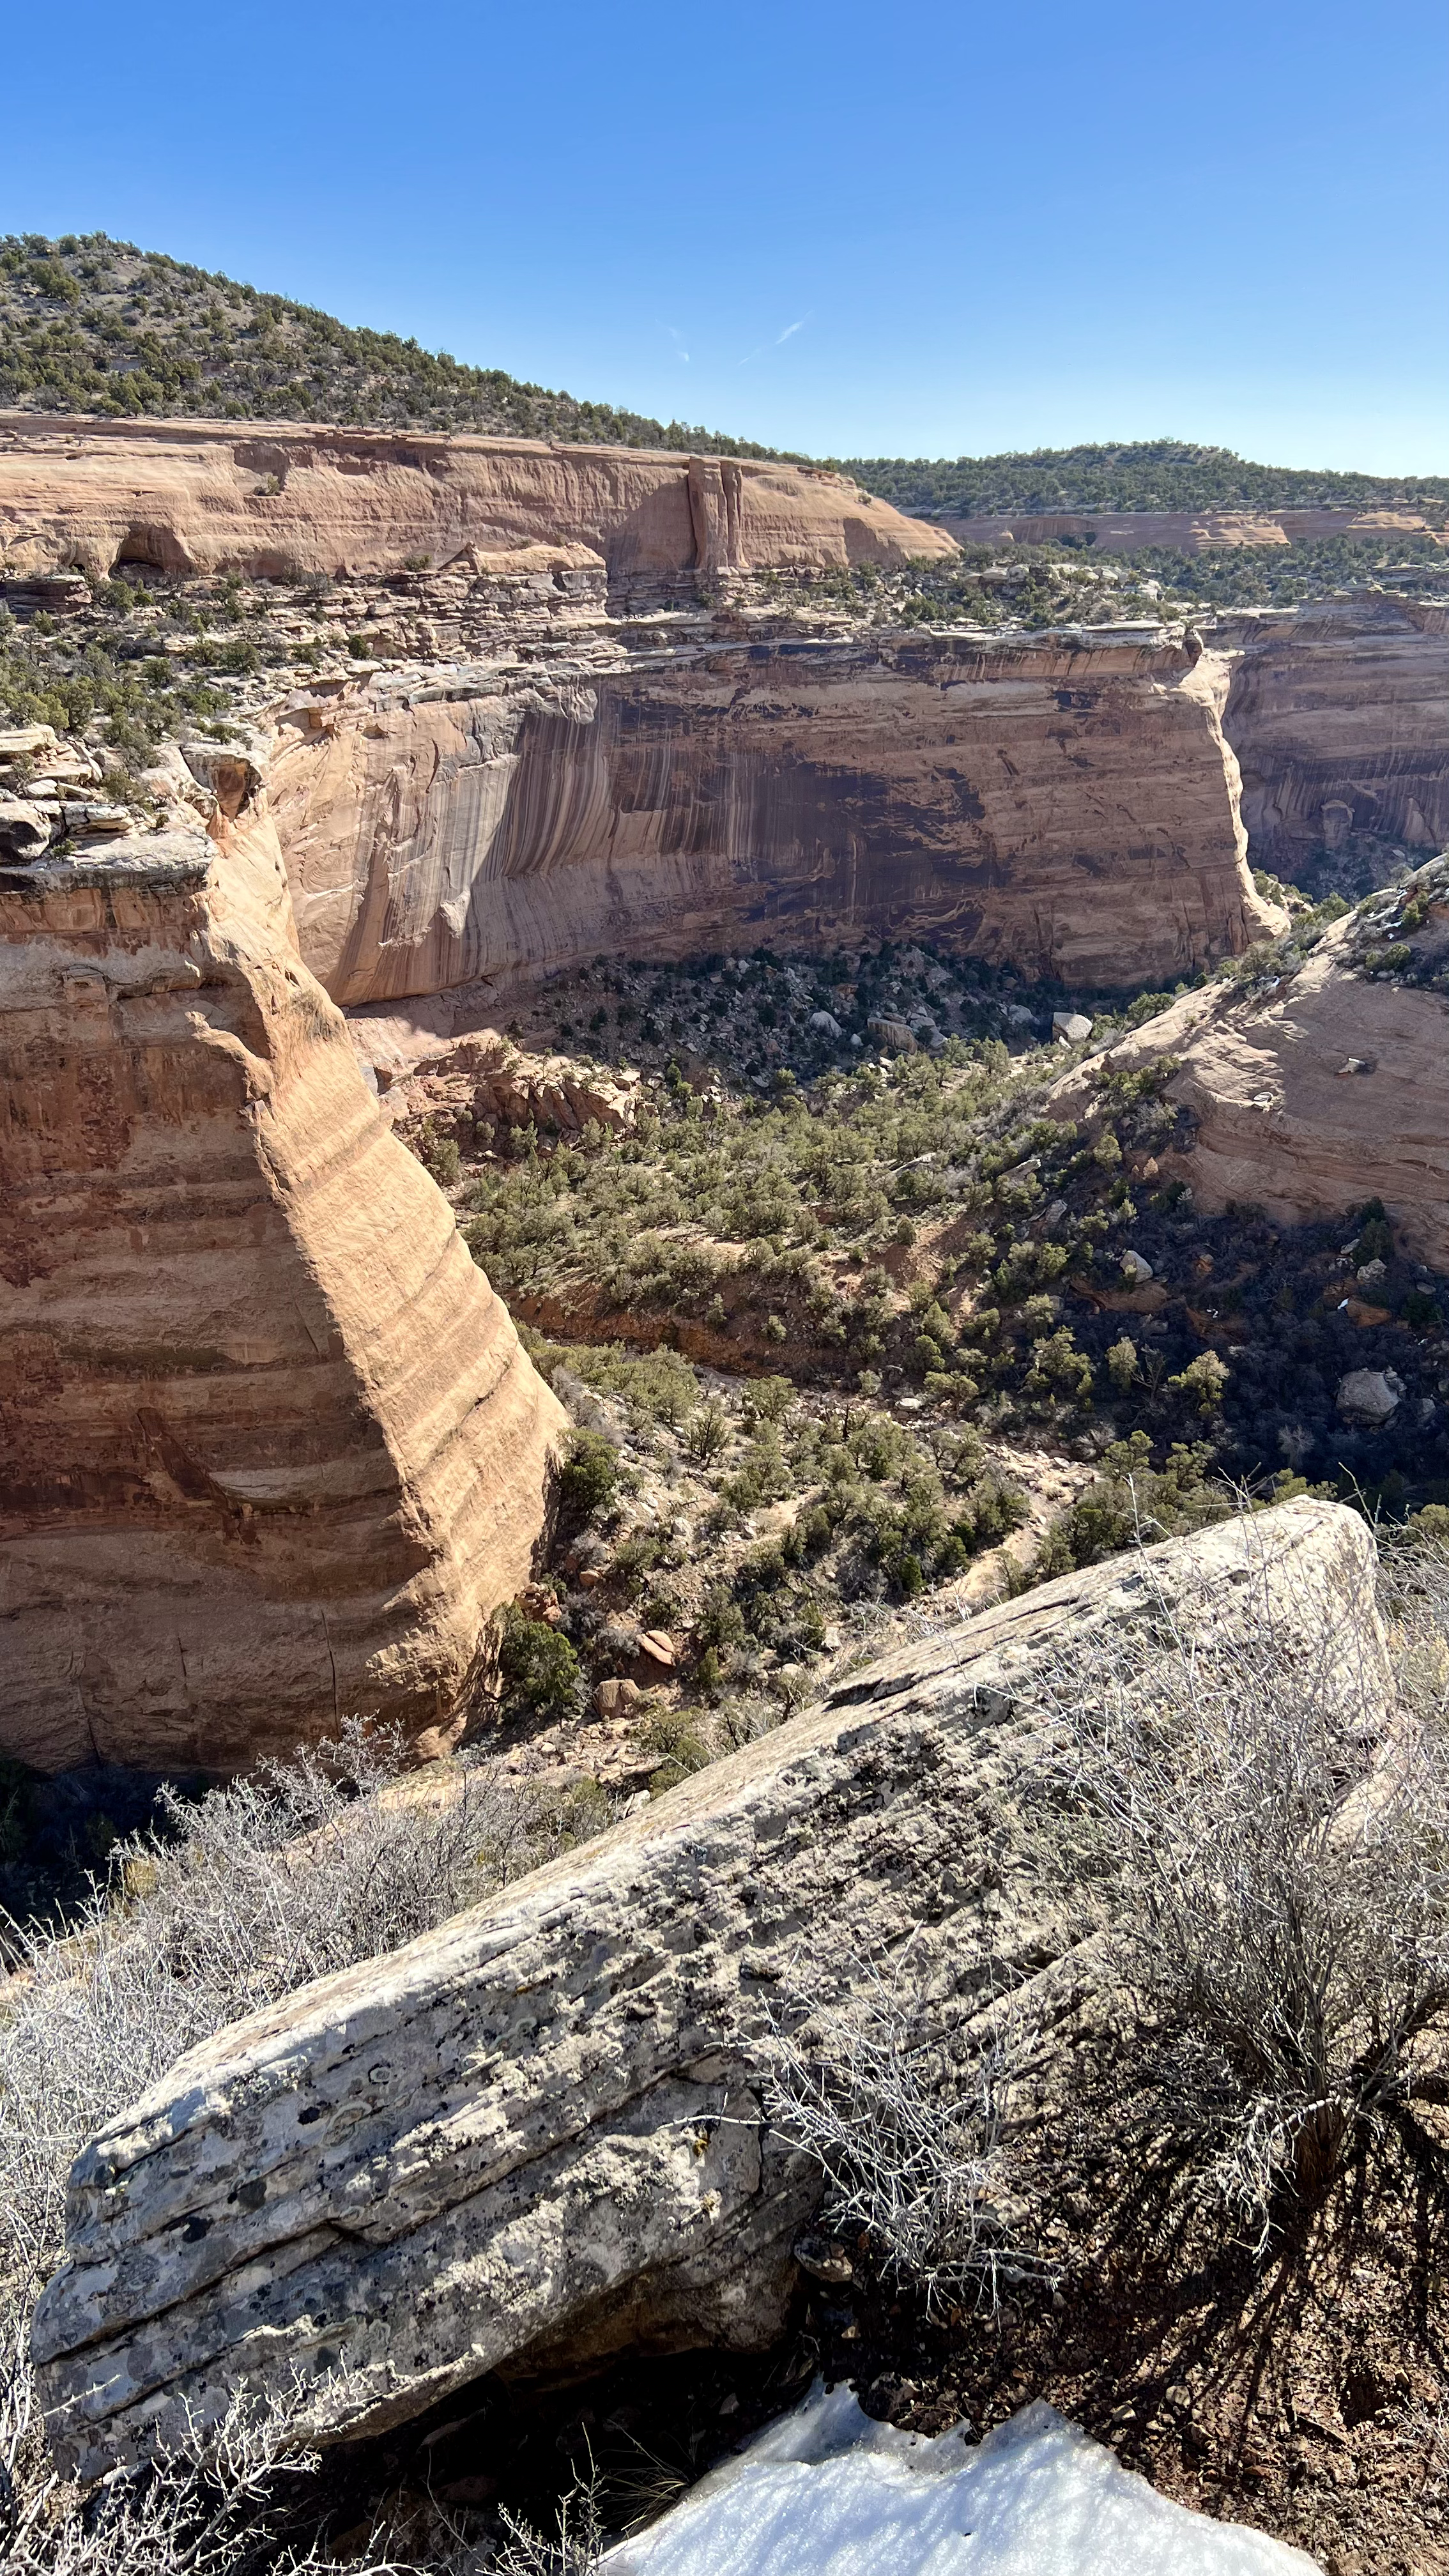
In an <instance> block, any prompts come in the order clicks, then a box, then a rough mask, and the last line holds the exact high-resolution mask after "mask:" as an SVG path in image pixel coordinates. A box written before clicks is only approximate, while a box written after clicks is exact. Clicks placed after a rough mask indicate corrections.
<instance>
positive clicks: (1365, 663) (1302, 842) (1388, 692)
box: [1213, 592, 1449, 877]
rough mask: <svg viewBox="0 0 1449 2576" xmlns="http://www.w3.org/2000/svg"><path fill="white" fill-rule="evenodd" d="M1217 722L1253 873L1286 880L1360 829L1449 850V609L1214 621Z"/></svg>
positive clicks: (1408, 603)
mask: <svg viewBox="0 0 1449 2576" xmlns="http://www.w3.org/2000/svg"><path fill="white" fill-rule="evenodd" d="M1213 636H1214V641H1215V642H1217V643H1221V645H1222V647H1223V648H1224V649H1225V650H1227V651H1229V652H1232V653H1233V654H1234V655H1235V657H1236V659H1235V668H1234V673H1233V684H1232V689H1231V692H1230V695H1229V698H1228V704H1227V709H1226V713H1225V716H1224V724H1225V726H1226V729H1227V733H1228V738H1229V740H1230V741H1231V743H1232V745H1233V748H1234V750H1235V751H1236V753H1237V756H1238V762H1239V766H1240V768H1241V770H1242V779H1243V820H1244V822H1245V823H1246V825H1247V827H1248V833H1249V838H1250V843H1251V848H1252V855H1253V861H1254V864H1255V866H1258V867H1264V868H1271V869H1273V870H1274V872H1275V873H1276V874H1278V875H1280V876H1290V877H1291V876H1292V875H1293V874H1294V872H1295V871H1296V869H1297V868H1298V867H1300V866H1301V865H1302V863H1303V860H1304V859H1305V858H1306V857H1307V856H1308V855H1309V854H1310V853H1311V852H1312V851H1314V850H1317V849H1328V850H1334V849H1337V848H1339V847H1340V846H1341V845H1342V844H1343V843H1344V842H1345V841H1346V840H1348V839H1349V838H1350V837H1351V836H1353V835H1356V834H1371V835H1372V836H1374V837H1375V838H1376V839H1379V840H1387V841H1392V842H1400V843H1403V844H1404V845H1405V846H1407V847H1408V848H1409V849H1411V850H1425V851H1428V850H1440V849H1442V848H1443V847H1444V846H1445V844H1446V842H1449V608H1446V607H1445V606H1444V604H1443V602H1442V601H1439V602H1435V601H1428V600H1423V601H1421V600H1414V599H1404V598H1398V597H1395V596H1391V595H1388V594H1385V593H1377V594H1375V593H1373V592H1368V593H1365V594H1364V595H1363V596H1362V597H1360V598H1357V599H1353V600H1344V601H1337V600H1330V601H1326V602H1324V603H1322V604H1321V605H1318V606H1314V607H1310V608H1299V609H1291V610H1289V609H1283V610H1277V611H1272V610H1265V611H1260V612H1258V613H1248V614H1245V615H1242V616H1237V617H1223V618H1220V619H1218V620H1217V622H1216V624H1215V626H1214V629H1213Z"/></svg>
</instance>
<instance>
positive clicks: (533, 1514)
mask: <svg viewBox="0 0 1449 2576" xmlns="http://www.w3.org/2000/svg"><path fill="white" fill-rule="evenodd" d="M227 838H228V846H227V847H226V848H225V849H224V850H222V851H218V849H217V848H215V847H214V846H213V844H212V842H211V841H210V840H209V839H208V838H207V837H206V836H205V835H204V834H203V833H202V831H201V830H200V828H199V826H195V825H191V826H188V825H187V824H186V823H185V822H184V821H183V822H180V823H178V825H177V828H175V829H173V830H170V831H166V832H156V833H148V834H146V835H144V836H141V837H136V838H126V839H122V840H120V841H118V842H113V843H111V844H110V845H108V846H104V847H102V846H100V845H96V846H94V847H92V848H91V849H90V850H88V851H83V852H82V853H81V854H80V855H79V856H77V857H74V858H56V859H42V860H39V861H37V862H36V863H34V864H33V865H29V866H24V867H21V866H6V867H3V868H0V1178H3V1184H4V1213H3V1221H0V1332H3V1346H4V1350H5V1355H6V1363H7V1366H6V1372H5V1383H4V1389H3V1395H0V1634H3V1636H4V1640H5V1648H4V1656H3V1663H0V1750H3V1751H4V1752H6V1753H10V1754H14V1755H18V1756H20V1757H22V1758H23V1759H24V1760H26V1761H28V1762H30V1763H33V1764H35V1765H36V1766H38V1767H40V1768H43V1769H47V1770H53V1769H64V1768H67V1767H69V1766H70V1765H73V1764H77V1763H82V1762H86V1761H89V1760H91V1759H93V1758H97V1757H98V1758H101V1759H104V1760H114V1761H122V1762H134V1763H143V1764H146V1765H149V1766H154V1767H158V1768H159V1767H165V1768H168V1769H172V1770H178V1769H180V1770H185V1769H189V1768H192V1767H196V1768H199V1769H202V1770H206V1771H226V1770H229V1769H231V1768H233V1767H235V1766H238V1765H240V1764H244V1763H250V1762H253V1761H255V1760H256V1759H257V1758H258V1757H259V1756H260V1755H261V1754H263V1753H267V1752H278V1753H280V1752H285V1751H288V1750H290V1749H291V1748H292V1747H293V1746H295V1745H296V1743H297V1742H298V1741H299V1739H301V1738H304V1737H315V1736H318V1735H323V1734H328V1733H332V1732H335V1731H336V1728H337V1726H338V1724H339V1722H340V1721H342V1720H344V1719H346V1718H347V1717H348V1716H350V1715H351V1714H353V1713H354V1712H366V1713H371V1714H376V1715H378V1716H380V1717H384V1718H387V1719H392V1720H396V1721H398V1722H399V1723H400V1724H402V1725H404V1726H405V1727H407V1728H408V1729H409V1730H412V1731H413V1732H415V1733H419V1732H423V1733H425V1732H426V1730H428V1729H430V1728H438V1727H446V1726H447V1725H448V1724H449V1722H450V1720H451V1718H452V1715H453V1712H454V1710H455V1708H456V1706H457V1704H458V1702H459V1699H460V1695H461V1694H462V1693H463V1692H464V1690H465V1687H466V1684H467V1681H468V1677H469V1673H470V1668H471V1667H472V1665H473V1663H474V1660H475V1656H476V1651H477V1648H478V1643H479V1636H480V1630H481V1627H482V1624H483V1623H484V1621H485V1620H486V1618H487V1616H488V1614H489V1612H490V1610H491V1609H492V1608H493V1606H494V1605H495V1604H496V1603H497V1602H498V1601H499V1600H500V1599H504V1598H508V1597H510V1596H511V1595H512V1594H513V1593H514V1592H515V1591H516V1590H517V1589H518V1587H519V1585H520V1584H521V1583H522V1582H524V1581H525V1580H526V1578H527V1576H528V1573H529V1570H530V1563H531V1557H532V1551H533V1548H534V1544H535V1541H536V1540H537V1538H538V1535H539V1532H540V1528H541V1525H542V1521H543V1516H544V1504H545V1485H546V1479H547V1473H548V1466H549V1456H550V1450H551V1445H552V1444H553V1442H554V1441H555V1439H556V1437H557V1435H558V1434H559V1433H560V1432H561V1430H562V1428H563V1416H562V1414H561V1412H560V1409H559V1407H558V1406H557V1404H556V1403H555V1401H554V1398H553V1397H552V1395H550V1394H549V1392H548V1391H547V1389H546V1388H545V1387H544V1386H543V1385H542V1383H541V1381H540V1380H539V1379H538V1378H537V1376H536V1375H535V1373H534V1371H533V1369H532V1367H531V1366H530V1364H529V1362H528V1360H527V1359H526V1358H525V1357H524V1355H523V1352H522V1350H521V1349H520V1347H519V1344H518V1341H517V1339H516V1337H515V1334H514V1331H513V1327H512V1324H511V1322H510V1321H509V1318H508V1315H507V1313H506V1311H505V1310H504V1308H503V1307H502V1305H501V1304H500V1303H499V1301H498V1300H497V1299H496V1298H495V1297H494V1296H493V1295H492V1293H491V1291H490V1290H489V1288H488V1286H487V1283H486V1281H485V1280H484V1279H483V1277H482V1274H481V1273H480V1272H479V1271H478V1270H477V1269H476V1268H475V1267H474V1265H473V1263H472V1261H471V1260H470V1259H469V1257H468V1254H467V1252H466V1251H465V1249H464V1247H463V1244H462V1242H461V1240H460V1239H459V1236H458V1234H457V1231H456V1228H455V1226H454V1223H453V1219H452V1214H451V1211H450V1210H449V1208H448V1206H447V1203H446V1201H445V1200H444V1199H443V1198H442V1196H441V1195H440V1193H439V1192H438V1191H437V1190H436V1189H435V1188H434V1186H433V1183H432V1182H431V1181H430V1180H429V1179H428V1177H427V1176H426V1174H425V1173H424V1172H423V1171H422V1170H421V1168H420V1166H419V1165H418V1164H417V1163H416V1162H415V1161H414V1160H413V1158H412V1157H411V1156H410V1155H409V1154H408V1153H407V1152H406V1151H405V1150H404V1149H403V1148H402V1147H401V1146H400V1145H399V1144H398V1143H397V1142H396V1140H395V1139H394V1138H393V1137H392V1136H391V1135H390V1134H389V1133H388V1132H386V1130H385V1129H384V1128H383V1126H382V1124H381V1122H380V1120H379V1118H378V1116H377V1111H376V1107H375V1104H374V1102H373V1100H372V1097H371V1095H370V1094H369V1093H368V1091H367V1089H366V1088H365V1086H364V1084H363V1081H362V1079H361V1076H360V1074H359V1073H358V1070H357V1067H356V1063H355V1060H354V1057H353V1053H352V1049H351V1046H350V1044H349V1041H348V1038H347V1033H346V1028H345V1024H344V1022H343V1020H342V1018H341V1015H340V1013H339V1012H338V1011H337V1010H336V1009H335V1008H334V1007H333V1005H332V1004H331V1003H330V1002H329V1001H328V999H327V997H326V995H325V994H324V993H323V992H322V991H321V990H320V989H319V987H318V986H317V984H316V983H315V982H314V981H313V978H312V977H311V975H310V974H309V973H308V972H307V970H306V968H305V967H304V965H303V964H302V961H301V959H300V957H299V956H298V954H297V951H296V944H295V935H294V932H293V930H292V925H291V912H290V904H289V899H288V894H287V887H286V880H285V876H284V874H283V871H282V867H281V863H280V858H279V855H278V852H277V848H276V842H275V838H274V836H272V834H271V833H270V829H269V825H268V823H267V818H266V815H265V810H264V807H263V806H262V805H261V804H260V803H259V802H258V801H256V800H254V802H253V805H252V807H251V808H250V809H249V810H248V812H247V813H246V815H245V816H244V817H243V820H242V822H241V823H240V824H239V825H236V826H233V827H230V828H229V830H228V835H227Z"/></svg>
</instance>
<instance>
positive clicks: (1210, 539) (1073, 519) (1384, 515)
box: [935, 505, 1449, 555]
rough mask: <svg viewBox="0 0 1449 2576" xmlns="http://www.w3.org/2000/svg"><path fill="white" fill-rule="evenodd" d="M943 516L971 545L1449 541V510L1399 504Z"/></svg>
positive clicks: (1211, 548)
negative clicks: (1431, 512)
mask: <svg viewBox="0 0 1449 2576" xmlns="http://www.w3.org/2000/svg"><path fill="white" fill-rule="evenodd" d="M935 515H936V524H937V526H939V527H942V528H945V529H947V530H948V532H949V533H950V535H952V536H953V537H956V538H958V539H959V541H960V543H961V544H962V545H963V546H994V545H999V544H1000V543H1001V541H1002V539H1003V538H1010V539H1011V540H1012V542H1013V543H1014V544H1016V545H1021V546H1043V545H1050V544H1052V543H1053V542H1057V543H1060V541H1061V539H1062V538H1063V537H1069V538H1072V539H1073V540H1075V542H1076V543H1077V544H1079V545H1080V544H1081V542H1082V540H1083V539H1084V538H1085V539H1086V541H1087V543H1088V544H1089V545H1093V546H1097V547H1100V549H1101V551H1102V553H1103V554H1135V553H1136V552H1137V551H1138V549H1139V547H1142V546H1169V547H1171V548H1172V549H1173V550H1174V551H1175V552H1177V553H1180V554H1185V555H1200V554H1209V553H1213V552H1215V551H1216V550H1217V549H1219V548H1223V549H1229V548H1237V547H1240V546H1291V545H1301V544H1303V543H1304V542H1305V541H1311V540H1313V539H1315V538H1319V539H1321V538H1324V537H1350V538H1352V537H1358V538H1365V537H1384V536H1390V537H1392V536H1432V537H1433V538H1434V539H1435V540H1436V542H1437V543H1438V544H1440V545H1443V546H1449V525H1445V524H1444V523H1443V519H1444V514H1443V512H1442V511H1441V512H1440V513H1438V515H1437V516H1433V517H1426V516H1425V514H1424V512H1423V511H1422V510H1414V509H1409V508H1402V509H1396V508H1393V507H1392V506H1389V505H1385V506H1383V507H1368V508H1365V509H1361V510H1354V509H1347V510H1344V509H1339V510H1335V509H1321V510H1054V511H1042V510H1037V511H1030V510H1023V511H1011V510H1008V511H1004V512H998V513H997V514H996V515H995V516H991V515H988V514H984V513H983V514H982V515H981V516H979V517H971V518H961V517H953V516H952V515H951V513H950V512H948V511H941V512H939V513H937V514H935Z"/></svg>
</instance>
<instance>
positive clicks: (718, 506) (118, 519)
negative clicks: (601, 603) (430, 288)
mask: <svg viewBox="0 0 1449 2576" xmlns="http://www.w3.org/2000/svg"><path fill="white" fill-rule="evenodd" d="M538 544H548V545H553V546H572V547H574V548H579V547H584V548H587V549H589V550H590V551H591V552H592V553H593V554H595V555H597V556H599V557H600V558H601V559H602V560H603V562H604V563H605V564H606V565H607V567H608V570H609V572H610V575H611V576H613V577H615V578H625V577H627V576H629V575H635V574H654V575H656V576H658V575H677V574H681V573H686V572H691V571H695V572H701V573H706V574H714V573H724V572H732V571H734V572H745V571H749V570H751V569H754V568H756V567H761V566H765V567H779V568H782V569H791V570H799V571H828V570H832V569H839V568H843V567H844V566H847V565H850V564H858V563H874V564H880V565H884V566H894V565H899V564H904V563H906V562H908V561H910V560H911V558H912V557H914V556H918V555H935V556H943V555H954V554H955V552H956V551H957V549H956V542H955V539H954V538H953V537H951V536H949V535H947V534H946V532H945V531H944V530H943V529H941V528H932V527H927V526H926V525H925V524H924V523H923V522H922V521H920V520H917V519H906V518H903V517H902V516H901V514H900V512H899V511H898V510H894V509H892V508H891V506H890V503H889V502H887V501H878V500H876V499H874V497H873V496H872V495H871V494H870V493H868V492H863V491H862V490H861V489H860V488H859V486H858V485H857V484H855V483H852V482H851V481H850V480H849V478H848V477H847V476H844V475H839V474H831V473H827V472H826V471H824V470H823V469H822V468H820V467H816V466H802V465H788V464H774V463H768V462H761V461H759V460H756V459H754V458H738V459H737V458H734V457H717V456H694V457H691V456H684V455H675V454H673V453H672V452H670V451H668V450H665V449H660V448H639V449H635V448H626V447H574V446H563V445H560V446H552V445H548V444H546V443H545V442H544V441H542V440H538V439H526V438H459V437H445V436H442V435H435V434H431V433H429V432H427V431H422V430H369V429H333V428H320V427H307V428H302V427H293V426H289V425H287V424H285V423H283V424H280V425H275V424H270V423H269V424H268V425H267V426H266V427H264V428H261V427H258V426H257V425H255V424H253V423H247V424H246V425H245V426H238V425H237V424H235V423H227V422H217V421H186V420H182V421H152V420H117V421H103V420H90V419H78V420H56V419H50V418H47V419H44V420H42V421H37V420H36V418H35V416H34V415H33V414H28V413H17V412H12V413H9V414H5V415H0V556H3V557H4V558H5V559H6V560H7V561H8V563H9V564H10V566H11V568H12V569H13V570H14V571H16V572H18V573H30V572H50V571H53V570H54V569H56V568H57V567H58V566H61V565H66V564H75V565H78V566H79V567H80V568H81V570H83V571H85V572H90V573H94V574H102V573H110V572H112V571H114V570H115V569H116V567H117V566H118V565H121V564H126V563H148V564H153V565H155V566H156V567H157V568H158V569H159V570H161V571H163V572H170V573H183V574H184V573H215V572H239V573H258V574H287V573H326V574H339V573H344V572H369V571H372V572H385V571H395V570H397V569H399V568H400V567H402V566H403V565H405V564H409V563H418V562H427V563H431V564H435V565H437V564H445V563H449V562H452V561H453V560H454V559H455V558H456V557H457V556H458V555H460V554H462V553H464V552H465V550H467V549H468V548H470V547H471V548H476V549H479V550H481V551H482V552H484V553H485V554H487V553H495V554H496V553H504V554H506V553H509V552H512V551H515V550H517V549H520V548H524V547H529V546H535V545H538Z"/></svg>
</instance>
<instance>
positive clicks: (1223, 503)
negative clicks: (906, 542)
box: [841, 438, 1449, 519]
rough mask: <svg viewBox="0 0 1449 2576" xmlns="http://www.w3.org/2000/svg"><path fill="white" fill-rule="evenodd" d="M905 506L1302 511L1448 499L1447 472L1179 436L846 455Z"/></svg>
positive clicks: (992, 511) (848, 465)
mask: <svg viewBox="0 0 1449 2576" xmlns="http://www.w3.org/2000/svg"><path fill="white" fill-rule="evenodd" d="M841 470H842V471H843V472H844V473H846V474H853V475H854V476H855V478H856V481H857V482H858V483H863V484H864V485H865V488H866V490H867V491H868V492H875V493H878V494H879V495H880V497H881V499H882V500H884V501H893V502H894V503H895V506H896V508H897V509H898V510H908V511H926V512H932V513H934V512H944V513H949V514H950V515H951V516H953V517H960V518H963V519H964V518H973V517H977V516H981V517H986V516H999V515H1002V514H1004V513H1005V512H1007V511H1010V510H1020V511H1023V512H1026V511H1031V512H1034V513H1038V514H1041V515H1046V514H1048V513H1050V512H1052V511H1055V510H1305V509H1309V510H1311V509H1321V508H1330V509H1331V508H1339V509H1343V508H1362V507H1364V506H1365V505H1367V504H1372V503H1393V502H1400V503H1403V504H1404V505H1405V506H1406V507H1409V508H1413V509H1423V508H1425V507H1426V506H1427V507H1429V508H1432V509H1438V510H1441V511H1442V510H1443V509H1444V508H1445V507H1446V506H1449V476H1445V475H1442V474H1399V475H1394V474H1336V473H1332V472H1329V471H1328V470H1327V469H1324V470H1322V471H1319V470H1306V469H1300V468H1299V467H1296V466H1289V465H1254V464H1252V463H1250V462H1249V460H1248V459H1247V458H1246V457H1242V456H1235V455H1234V454H1233V452H1232V449H1231V448H1228V447H1192V446H1189V445H1188V444H1187V443H1186V442H1185V441H1183V440H1181V439H1176V438H1151V439H1141V440H1139V441H1138V442H1137V443H1136V444H1135V445H1132V446H1126V447H1038V448H1034V449H1033V450H1032V453H1031V454H1030V455H1029V456H958V457H957V458H955V459H954V461H953V460H952V459H950V458H947V457H937V458H934V459H932V458H930V457H924V456H920V457H916V458H915V459H914V460H913V461H912V460H910V459H907V458H905V457H900V456H874V457H850V458H847V459H846V460H845V462H844V464H843V466H842V469H841Z"/></svg>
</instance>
